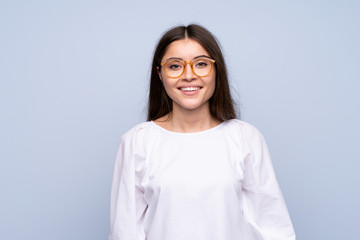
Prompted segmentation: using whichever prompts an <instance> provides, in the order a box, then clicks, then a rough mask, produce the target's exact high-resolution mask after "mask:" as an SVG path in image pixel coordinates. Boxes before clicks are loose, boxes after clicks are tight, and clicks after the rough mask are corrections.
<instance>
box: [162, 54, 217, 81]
mask: <svg viewBox="0 0 360 240" xmlns="http://www.w3.org/2000/svg"><path fill="white" fill-rule="evenodd" d="M199 58H207V59H208V60H209V61H210V63H211V69H210V71H209V73H208V74H206V75H204V76H199V75H197V74H196V73H195V70H194V68H193V63H194V61H196V60H198V59H199ZM170 60H174V59H171V58H170V59H168V60H166V61H165V62H161V64H160V65H161V67H164V65H165V64H166V63H167V62H168V61H170ZM176 60H178V61H180V62H182V63H183V66H184V68H183V70H182V73H181V74H180V75H179V76H177V77H170V76H169V75H168V74H167V72H166V70H164V72H165V75H166V76H167V77H168V78H173V79H175V78H180V77H181V76H182V75H183V74H184V72H185V68H186V64H189V65H190V68H191V71H192V72H193V73H194V74H195V75H196V76H198V77H207V76H209V74H210V73H211V71H212V69H213V66H214V63H215V60H214V59H211V58H210V57H208V56H199V57H197V58H195V59H193V60H191V61H184V60H182V59H176ZM157 69H158V70H160V68H159V67H157Z"/></svg>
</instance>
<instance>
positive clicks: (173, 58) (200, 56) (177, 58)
mask: <svg viewBox="0 0 360 240" xmlns="http://www.w3.org/2000/svg"><path fill="white" fill-rule="evenodd" d="M202 57H205V58H211V57H209V56H206V55H199V56H196V57H194V58H193V60H194V59H197V58H202ZM168 60H181V61H184V59H182V58H179V57H171V58H168V59H166V60H165V61H168Z"/></svg>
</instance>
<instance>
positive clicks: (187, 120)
mask: <svg viewBox="0 0 360 240" xmlns="http://www.w3.org/2000/svg"><path fill="white" fill-rule="evenodd" d="M155 122H156V123H157V124H158V125H159V126H161V127H163V128H165V129H167V130H169V131H173V132H182V133H191V132H200V131H204V130H207V129H210V128H213V127H215V126H217V125H218V124H220V123H221V121H220V120H218V119H216V118H214V117H212V116H211V114H210V109H209V107H206V108H201V109H196V110H188V109H183V108H177V107H176V106H174V107H173V111H172V112H171V113H169V114H168V115H165V116H164V117H162V118H160V119H158V120H156V121H155Z"/></svg>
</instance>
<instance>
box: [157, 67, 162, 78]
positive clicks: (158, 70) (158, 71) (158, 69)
mask: <svg viewBox="0 0 360 240" xmlns="http://www.w3.org/2000/svg"><path fill="white" fill-rule="evenodd" d="M156 70H157V73H158V75H159V78H160V80H161V81H162V77H161V70H160V68H159V67H156Z"/></svg>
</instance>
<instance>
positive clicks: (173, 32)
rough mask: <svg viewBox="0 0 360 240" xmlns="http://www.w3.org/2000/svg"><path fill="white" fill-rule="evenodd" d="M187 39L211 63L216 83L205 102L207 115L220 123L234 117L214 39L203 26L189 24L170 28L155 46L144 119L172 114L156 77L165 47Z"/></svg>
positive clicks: (232, 103)
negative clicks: (204, 52) (201, 50)
mask: <svg viewBox="0 0 360 240" xmlns="http://www.w3.org/2000/svg"><path fill="white" fill-rule="evenodd" d="M185 38H189V39H192V40H195V41H197V42H198V43H199V44H200V45H201V46H202V47H203V48H204V49H205V50H206V51H207V52H208V53H209V55H210V57H211V58H213V59H214V60H215V69H216V83H215V91H214V94H213V96H212V97H211V98H210V99H209V106H210V113H211V115H212V116H213V117H214V118H217V119H219V120H221V121H225V120H229V119H233V118H236V113H235V110H234V101H233V99H232V97H231V93H230V88H229V81H228V74H227V70H226V66H225V61H224V57H223V54H222V52H221V50H220V47H219V44H218V42H217V40H216V38H215V37H214V36H213V35H212V34H211V33H210V32H209V31H208V30H207V29H206V28H204V27H202V26H199V25H196V24H191V25H189V26H178V27H174V28H172V29H170V30H168V31H167V32H165V34H164V35H163V36H162V37H161V39H160V40H159V43H158V45H157V46H156V49H155V53H154V58H153V62H152V68H151V77H150V91H149V103H148V104H149V105H148V116H147V120H148V121H150V120H156V119H158V118H160V117H162V116H164V115H166V114H168V113H170V112H171V111H172V100H171V98H170V97H169V96H168V95H167V93H166V91H165V88H164V86H163V83H162V81H161V80H160V77H159V74H158V69H157V68H158V67H161V59H162V58H163V56H164V54H165V52H166V50H167V47H168V46H169V45H170V44H171V43H172V42H174V41H177V40H181V39H185Z"/></svg>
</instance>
